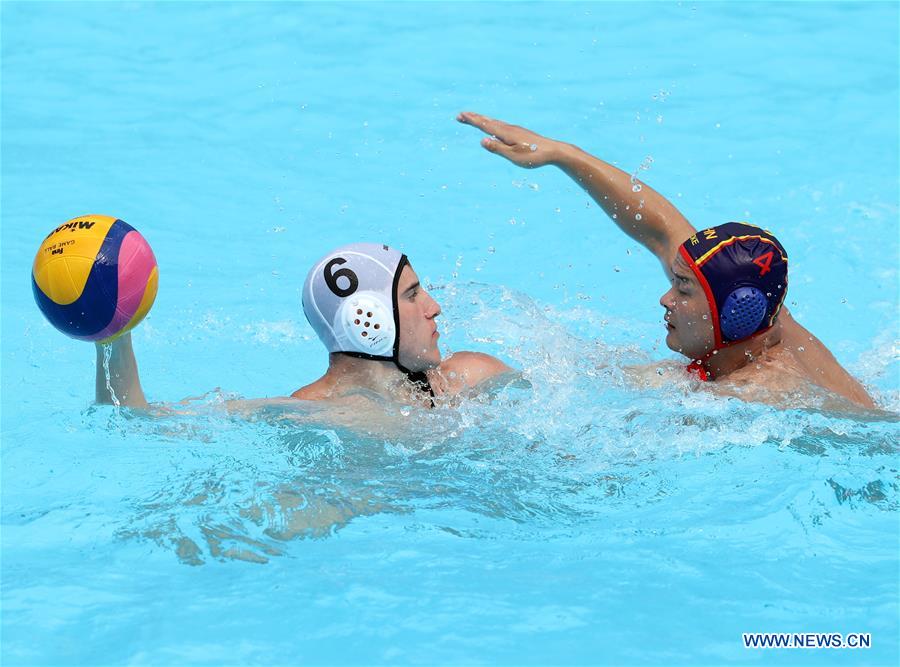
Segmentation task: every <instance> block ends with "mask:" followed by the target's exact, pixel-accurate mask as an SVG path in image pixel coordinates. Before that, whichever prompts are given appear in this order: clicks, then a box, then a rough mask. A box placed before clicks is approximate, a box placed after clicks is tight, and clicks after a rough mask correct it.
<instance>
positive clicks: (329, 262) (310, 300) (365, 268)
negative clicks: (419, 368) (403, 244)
mask: <svg viewBox="0 0 900 667" xmlns="http://www.w3.org/2000/svg"><path fill="white" fill-rule="evenodd" d="M406 263H407V262H406V256H405V255H404V254H403V253H401V252H399V251H397V250H394V249H393V248H390V247H388V246H386V245H381V244H376V243H353V244H350V245H346V246H341V247H340V248H336V249H335V250H332V251H331V252H330V253H328V254H327V255H325V256H324V257H322V258H321V259H320V260H319V261H318V262H316V263H315V264H314V265H313V267H312V268H311V269H310V271H309V274H308V275H307V277H306V283H305V284H304V285H303V312H304V314H305V315H306V319H307V320H309V323H310V324H311V325H312V328H313V329H315V332H316V334H317V335H318V336H319V338H320V339H321V340H322V343H324V345H325V347H326V348H328V351H329V352H345V353H347V354H355V355H360V356H363V357H372V358H375V359H385V360H391V361H394V362H395V363H396V361H397V360H396V359H395V352H396V349H397V345H398V342H397V326H396V315H395V312H394V309H395V308H396V294H395V292H396V290H397V281H398V280H399V278H400V272H401V271H402V270H403V267H404V266H405V265H406Z"/></svg>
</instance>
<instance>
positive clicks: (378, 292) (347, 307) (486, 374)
mask: <svg viewBox="0 0 900 667" xmlns="http://www.w3.org/2000/svg"><path fill="white" fill-rule="evenodd" d="M303 311H304V313H305V314H306V317H307V319H308V320H309V323H310V324H311V325H312V327H313V329H314V330H315V332H316V334H318V336H319V338H320V339H321V340H322V343H323V344H324V345H325V347H326V348H327V350H328V352H329V363H328V370H327V371H326V372H325V374H324V375H323V376H322V377H321V378H319V379H318V380H316V381H315V382H312V383H311V384H308V385H306V386H304V387H302V388H300V389H298V390H297V391H295V392H294V393H293V394H291V397H292V398H293V399H303V400H310V401H323V400H325V401H328V400H332V401H335V400H339V399H342V398H344V397H350V396H354V397H358V396H359V395H360V394H362V393H366V392H370V393H372V392H373V393H374V394H376V395H377V396H379V397H381V398H386V399H388V400H396V401H402V402H404V403H412V404H420V405H424V406H433V405H434V403H435V401H434V399H435V398H436V397H438V396H446V395H453V394H459V393H460V392H462V391H465V390H467V389H471V388H473V387H475V386H476V385H478V384H479V383H481V382H483V381H485V380H487V379H489V378H491V377H494V376H497V375H500V374H503V373H508V372H511V370H512V369H510V368H509V366H507V365H506V364H505V363H503V362H502V361H500V360H499V359H496V358H495V357H492V356H490V355H487V354H482V353H479V352H457V353H455V354H453V355H452V356H450V357H448V358H447V359H442V357H441V353H440V350H439V349H438V344H437V341H438V337H439V333H438V329H437V321H436V320H437V317H438V316H439V315H440V314H441V307H440V306H439V305H438V304H437V302H436V301H435V300H434V299H433V298H431V295H430V294H428V292H427V291H426V290H425V288H424V287H423V286H422V285H421V284H420V282H419V277H418V276H417V275H416V272H415V271H413V268H412V266H411V265H410V264H409V261H408V260H407V258H406V255H404V254H403V253H401V252H399V251H397V250H394V249H393V248H390V247H388V246H386V245H379V244H372V243H355V244H351V245H346V246H341V247H340V248H337V249H335V250H333V251H331V252H330V253H328V254H327V255H325V256H324V257H322V258H321V259H320V260H319V261H318V262H316V263H315V264H314V265H313V267H312V269H310V271H309V274H308V275H307V278H306V282H305V284H304V287H303ZM109 353H110V358H109V370H110V377H109V380H110V381H109V382H107V377H106V373H105V371H104V369H103V355H104V350H103V348H102V346H100V345H99V344H98V345H97V375H96V378H97V381H96V392H97V393H96V396H97V402H98V403H112V402H113V396H115V399H116V400H118V402H119V403H120V404H121V405H124V406H130V407H146V406H147V401H146V399H145V397H144V392H143V390H142V388H141V383H140V379H139V376H138V369H137V363H136V361H135V358H134V353H133V351H132V345H131V334H130V333H129V334H126V335H125V336H122V337H121V338H119V339H117V340H116V341H114V342H113V343H112V344H111V346H110V350H109ZM110 390H112V392H111V391H110ZM274 403H277V404H279V405H282V406H283V405H285V400H284V399H265V400H261V401H243V402H240V404H233V405H231V406H230V407H234V408H237V409H240V408H255V407H262V406H265V405H267V404H274Z"/></svg>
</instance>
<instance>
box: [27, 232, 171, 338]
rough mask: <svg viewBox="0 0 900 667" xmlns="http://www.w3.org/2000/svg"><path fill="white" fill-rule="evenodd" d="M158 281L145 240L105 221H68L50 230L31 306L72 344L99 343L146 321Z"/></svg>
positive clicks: (38, 263)
mask: <svg viewBox="0 0 900 667" xmlns="http://www.w3.org/2000/svg"><path fill="white" fill-rule="evenodd" d="M158 280H159V269H158V267H157V265H156V257H154V255H153V251H152V250H151V249H150V246H149V244H148V243H147V241H146V240H145V239H144V237H143V236H141V235H140V234H139V233H138V232H137V230H135V229H134V228H133V227H132V226H131V225H129V224H128V223H126V222H124V221H122V220H119V219H117V218H113V217H110V216H107V215H85V216H81V217H78V218H72V219H71V220H69V221H68V222H66V223H63V224H62V225H60V226H59V227H57V228H56V229H54V230H53V231H52V232H50V234H48V235H47V237H46V238H45V239H44V242H43V243H42V244H41V247H40V248H39V249H38V252H37V255H36V256H35V258H34V265H33V266H32V272H31V286H32V289H33V291H34V298H35V301H37V304H38V307H39V308H40V309H41V312H42V313H43V314H44V316H45V317H46V318H47V319H48V320H49V321H50V323H51V324H52V325H53V326H54V327H56V328H57V329H59V330H60V331H62V332H63V333H64V334H66V335H68V336H71V337H72V338H77V339H79V340H86V341H97V342H101V343H108V342H111V341H113V340H115V339H116V338H117V337H118V336H121V335H122V334H124V333H126V332H127V331H130V330H131V329H133V328H134V327H135V326H136V325H137V324H138V323H139V322H140V321H141V320H142V319H144V317H145V316H146V315H147V313H148V312H149V311H150V308H151V306H153V301H154V300H155V299H156V290H157V285H158Z"/></svg>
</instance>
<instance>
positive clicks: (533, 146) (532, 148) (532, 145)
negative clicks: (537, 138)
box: [528, 144, 538, 153]
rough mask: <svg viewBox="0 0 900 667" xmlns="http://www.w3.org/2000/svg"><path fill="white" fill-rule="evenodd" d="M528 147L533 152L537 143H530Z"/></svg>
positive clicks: (536, 147)
mask: <svg viewBox="0 0 900 667" xmlns="http://www.w3.org/2000/svg"><path fill="white" fill-rule="evenodd" d="M528 148H529V149H531V152H532V153H534V152H535V151H536V150H537V149H538V146H537V144H531V146H529V147H528Z"/></svg>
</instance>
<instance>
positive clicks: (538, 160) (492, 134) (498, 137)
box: [456, 111, 562, 169]
mask: <svg viewBox="0 0 900 667" xmlns="http://www.w3.org/2000/svg"><path fill="white" fill-rule="evenodd" d="M456 120H458V121H459V122H460V123H463V124H465V125H471V126H472V127H477V128H478V129H479V130H481V131H482V132H484V133H485V134H487V135H489V136H487V137H485V138H484V139H482V140H481V145H482V146H483V147H484V148H485V149H487V150H489V151H490V152H491V153H496V154H497V155H502V156H503V157H505V158H506V159H507V160H509V161H510V162H512V163H513V164H517V165H519V166H520V167H525V168H526V169H534V168H536V167H543V166H544V165H545V164H553V163H554V162H555V161H556V160H557V159H558V157H559V153H560V148H561V146H562V144H560V142H558V141H554V140H553V139H548V138H547V137H543V136H541V135H540V134H538V133H537V132H532V131H531V130H528V129H526V128H524V127H519V126H518V125H510V124H509V123H504V122H503V121H502V120H495V119H493V118H488V117H487V116H482V115H481V114H477V113H474V112H472V111H463V112H461V113H460V114H459V115H458V116H457V117H456Z"/></svg>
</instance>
